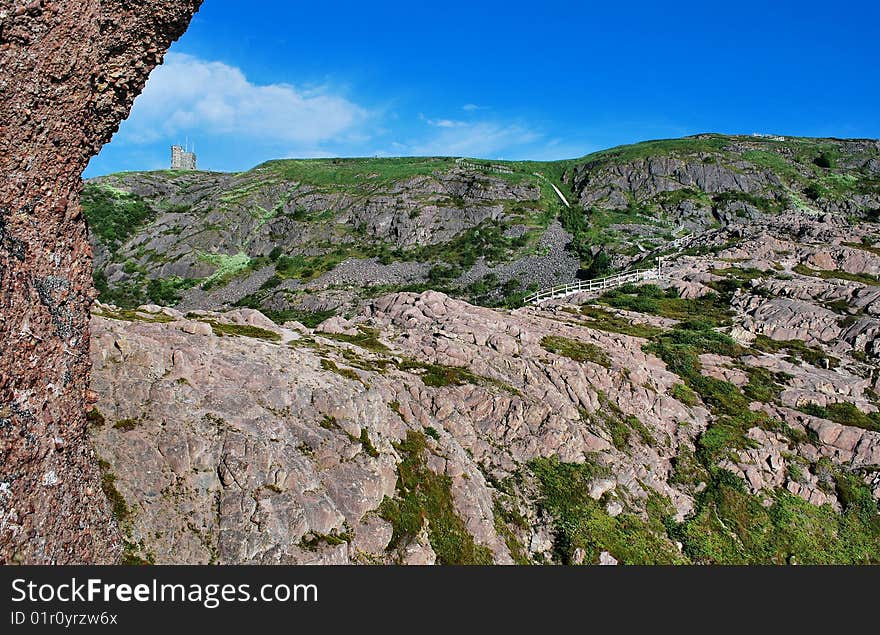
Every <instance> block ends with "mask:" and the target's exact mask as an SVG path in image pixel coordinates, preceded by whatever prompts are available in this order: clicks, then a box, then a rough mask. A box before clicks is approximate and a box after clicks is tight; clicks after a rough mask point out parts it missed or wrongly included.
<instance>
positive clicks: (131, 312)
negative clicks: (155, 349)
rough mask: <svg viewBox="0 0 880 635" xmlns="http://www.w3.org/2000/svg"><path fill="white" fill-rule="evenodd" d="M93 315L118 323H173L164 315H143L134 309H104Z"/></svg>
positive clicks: (171, 318)
mask: <svg viewBox="0 0 880 635" xmlns="http://www.w3.org/2000/svg"><path fill="white" fill-rule="evenodd" d="M95 315H97V316H98V317H102V318H107V319H110V320H119V321H120V322H151V323H158V324H164V323H167V322H174V321H175V318H173V317H171V316H170V315H165V314H164V313H144V312H141V311H136V310H135V309H109V308H104V309H101V310H99V311H95Z"/></svg>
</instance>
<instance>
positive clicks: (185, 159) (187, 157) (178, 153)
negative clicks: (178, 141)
mask: <svg viewBox="0 0 880 635" xmlns="http://www.w3.org/2000/svg"><path fill="white" fill-rule="evenodd" d="M171 169H172V170H195V169H196V153H195V152H187V151H186V150H185V149H184V148H183V147H181V146H171Z"/></svg>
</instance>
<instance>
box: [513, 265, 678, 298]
mask: <svg viewBox="0 0 880 635" xmlns="http://www.w3.org/2000/svg"><path fill="white" fill-rule="evenodd" d="M661 277H662V274H661V272H660V270H659V269H658V268H657V267H653V268H651V269H633V270H630V271H624V272H622V273H616V274H614V275H612V276H606V277H604V278H594V279H593V280H578V281H577V282H571V283H569V284H560V285H557V286H555V287H550V288H549V289H542V290H540V291H537V292H535V293H533V294H531V295H529V296H526V298H525V303H526V304H540V303H541V302H545V301H547V300H554V299H557V298H564V297H566V296H570V295H574V294H575V293H582V292H585V291H602V290H604V289H613V288H614V287H619V286H621V285H624V284H632V283H634V282H642V281H643V280H659V279H660V278H661Z"/></svg>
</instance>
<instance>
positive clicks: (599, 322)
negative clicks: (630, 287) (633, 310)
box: [580, 304, 663, 339]
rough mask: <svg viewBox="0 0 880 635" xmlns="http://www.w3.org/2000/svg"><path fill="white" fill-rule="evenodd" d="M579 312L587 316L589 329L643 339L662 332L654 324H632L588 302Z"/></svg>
mask: <svg viewBox="0 0 880 635" xmlns="http://www.w3.org/2000/svg"><path fill="white" fill-rule="evenodd" d="M580 312H581V315H583V316H584V317H586V318H587V326H588V327H589V328H591V329H598V330H600V331H607V332H609V333H621V334H623V335H631V336H633V337H642V338H645V339H650V338H652V337H655V336H657V335H659V334H660V333H662V332H663V329H661V328H658V327H656V326H650V325H647V324H634V323H633V322H630V321H629V320H628V319H626V318H623V317H620V316H618V315H615V314H614V313H611V312H610V311H607V310H606V309H603V308H601V307H598V306H594V305H590V304H585V305H583V306H582V307H581V309H580Z"/></svg>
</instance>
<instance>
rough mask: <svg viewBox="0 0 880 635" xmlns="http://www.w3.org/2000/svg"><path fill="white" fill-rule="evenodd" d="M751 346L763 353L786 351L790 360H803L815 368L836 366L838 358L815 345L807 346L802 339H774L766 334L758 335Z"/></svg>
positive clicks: (838, 361) (838, 362)
mask: <svg viewBox="0 0 880 635" xmlns="http://www.w3.org/2000/svg"><path fill="white" fill-rule="evenodd" d="M752 348H754V349H755V350H758V351H762V352H764V353H774V354H775V353H779V352H780V351H786V352H787V353H788V354H789V357H790V358H791V359H790V361H794V362H799V361H804V362H806V363H808V364H811V365H812V366H815V367H816V368H837V367H838V366H839V365H840V360H839V359H837V358H836V357H833V356H832V355H828V354H827V353H826V352H825V351H823V350H822V349H821V348H819V347H817V346H809V345H807V344H805V343H804V341H803V340H774V339H771V338H769V337H767V336H766V335H758V336H757V337H756V338H755V341H754V342H753V343H752Z"/></svg>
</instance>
